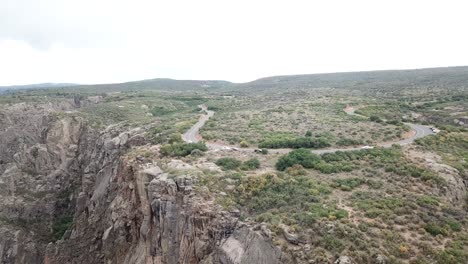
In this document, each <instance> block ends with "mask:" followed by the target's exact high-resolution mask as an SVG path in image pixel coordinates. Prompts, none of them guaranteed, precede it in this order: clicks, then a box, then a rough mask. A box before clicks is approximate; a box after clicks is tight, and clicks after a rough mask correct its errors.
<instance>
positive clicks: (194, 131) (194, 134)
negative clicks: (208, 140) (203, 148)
mask: <svg viewBox="0 0 468 264" xmlns="http://www.w3.org/2000/svg"><path fill="white" fill-rule="evenodd" d="M198 107H199V108H200V109H201V110H200V112H205V114H203V115H201V116H200V118H199V119H198V122H197V123H196V124H195V125H193V126H192V127H191V128H189V130H187V131H186V132H185V133H184V134H183V135H182V140H183V141H185V142H187V143H197V142H199V141H200V139H201V136H200V134H199V131H200V128H202V127H203V126H204V125H205V123H206V121H208V119H210V118H211V117H212V116H213V115H214V111H211V110H208V107H207V106H206V105H199V106H198Z"/></svg>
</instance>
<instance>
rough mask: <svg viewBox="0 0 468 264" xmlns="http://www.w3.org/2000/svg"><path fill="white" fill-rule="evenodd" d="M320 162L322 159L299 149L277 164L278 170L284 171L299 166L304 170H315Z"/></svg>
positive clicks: (279, 160) (285, 156)
mask: <svg viewBox="0 0 468 264" xmlns="http://www.w3.org/2000/svg"><path fill="white" fill-rule="evenodd" d="M319 162H320V157H319V156H318V155H316V154H313V153H311V152H310V151H308V150H306V149H297V150H293V151H291V152H289V153H288V154H286V155H284V156H282V157H280V158H279V159H278V161H277V162H276V169H278V170H280V171H284V170H285V169H287V168H288V167H291V166H293V165H295V164H299V165H301V166H302V167H304V168H313V167H314V166H315V165H316V164H317V163H319Z"/></svg>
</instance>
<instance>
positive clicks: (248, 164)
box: [241, 158, 260, 170]
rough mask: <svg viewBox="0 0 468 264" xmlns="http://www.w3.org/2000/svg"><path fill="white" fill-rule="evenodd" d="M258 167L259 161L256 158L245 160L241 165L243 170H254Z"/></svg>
mask: <svg viewBox="0 0 468 264" xmlns="http://www.w3.org/2000/svg"><path fill="white" fill-rule="evenodd" d="M258 168H260V161H259V160H258V159H256V158H253V159H249V160H247V161H245V162H244V163H243V164H242V166H241V169H243V170H255V169H258Z"/></svg>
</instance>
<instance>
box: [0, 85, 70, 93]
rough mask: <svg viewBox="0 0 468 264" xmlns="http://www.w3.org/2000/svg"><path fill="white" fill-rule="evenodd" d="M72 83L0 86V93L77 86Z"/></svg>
mask: <svg viewBox="0 0 468 264" xmlns="http://www.w3.org/2000/svg"><path fill="white" fill-rule="evenodd" d="M77 85H78V84H74V83H36V84H26V85H11V86H0V92H2V91H13V90H27V89H43V88H60V87H71V86H77Z"/></svg>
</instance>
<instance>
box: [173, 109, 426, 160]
mask: <svg viewBox="0 0 468 264" xmlns="http://www.w3.org/2000/svg"><path fill="white" fill-rule="evenodd" d="M198 107H199V108H200V109H201V110H200V112H204V113H205V114H202V115H201V116H200V118H199V119H198V122H197V123H196V124H195V125H193V126H192V127H191V128H189V129H188V130H187V131H186V132H185V133H184V134H183V135H182V139H183V140H184V141H185V142H187V143H196V142H199V141H200V140H201V136H200V134H199V131H200V128H202V127H203V126H204V125H205V123H206V121H208V119H210V118H211V117H212V116H213V115H214V113H215V112H214V111H212V110H208V107H207V106H206V105H199V106H198ZM344 111H345V112H346V113H347V114H348V115H358V114H355V113H354V111H355V109H354V108H353V107H347V108H345V109H344ZM358 116H361V115H358ZM405 124H406V125H407V126H409V127H411V129H412V130H413V132H414V134H413V135H412V136H411V137H409V138H407V139H403V140H400V141H395V142H383V143H378V144H377V146H379V147H384V148H388V147H391V146H392V145H394V144H397V145H401V146H404V145H407V144H411V143H413V142H414V141H415V140H416V139H418V138H422V137H425V136H428V135H433V134H434V132H433V131H432V130H431V129H430V127H428V126H423V125H418V124H412V123H405ZM207 146H208V148H209V149H211V150H220V149H226V150H237V151H243V152H254V151H255V150H256V149H255V148H236V147H233V146H225V145H221V144H216V143H207ZM362 147H363V146H358V147H350V148H328V149H312V150H311V152H312V153H315V154H324V153H332V152H337V151H351V150H360V149H362ZM292 150H293V149H271V150H270V151H271V152H272V153H278V154H286V153H288V152H290V151H292Z"/></svg>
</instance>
